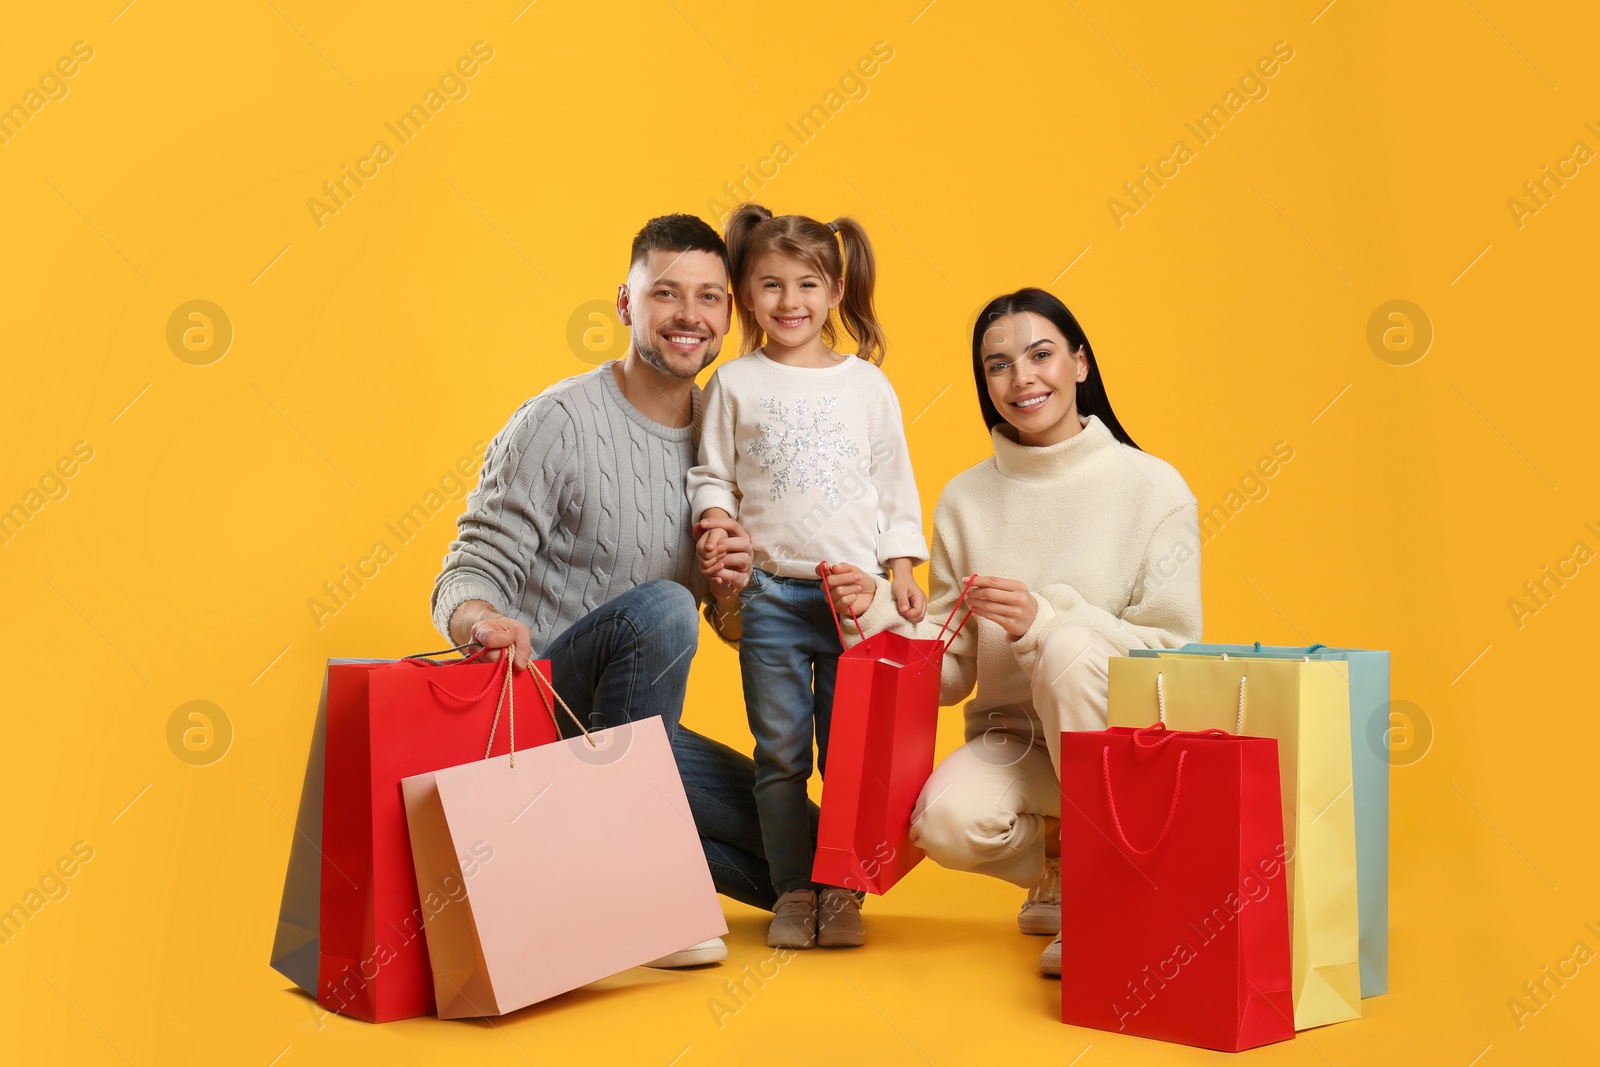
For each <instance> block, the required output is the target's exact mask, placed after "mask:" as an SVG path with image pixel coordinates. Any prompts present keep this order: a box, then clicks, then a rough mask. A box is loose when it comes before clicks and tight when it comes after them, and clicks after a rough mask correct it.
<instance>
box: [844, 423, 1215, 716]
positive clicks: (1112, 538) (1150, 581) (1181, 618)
mask: <svg viewBox="0 0 1600 1067" xmlns="http://www.w3.org/2000/svg"><path fill="white" fill-rule="evenodd" d="M1014 434H1015V431H1014V430H1013V429H1012V428H1011V427H1010V426H1006V425H1001V426H999V427H997V428H996V429H995V430H994V433H993V439H994V456H993V458H991V459H986V460H984V461H983V462H982V463H979V464H978V465H977V466H975V467H971V468H969V469H968V470H965V471H962V472H961V473H960V474H958V475H956V476H955V477H954V478H952V479H950V482H949V484H948V485H946V486H945V489H944V492H943V494H941V495H940V497H939V504H938V507H937V508H936V509H935V511H934V517H933V561H932V567H931V583H930V584H931V587H932V588H931V597H930V601H929V604H928V613H927V617H926V618H925V619H924V620H923V622H922V623H921V624H920V625H918V626H916V627H913V626H912V625H911V624H910V623H908V622H906V621H905V620H904V619H902V618H901V617H900V615H899V613H898V612H897V611H896V610H895V605H894V597H893V594H892V593H891V592H890V588H889V583H888V582H887V581H884V580H883V579H881V578H879V579H878V580H877V590H876V594H875V596H874V598H873V601H872V606H871V607H870V608H868V609H867V611H866V613H865V614H863V615H862V617H861V626H862V629H863V630H864V631H865V632H866V633H869V634H872V633H877V632H878V631H879V630H884V629H891V630H896V631H898V632H900V633H903V634H906V635H907V636H915V637H927V638H932V637H935V636H936V635H937V634H938V631H939V625H940V624H941V623H943V622H944V619H945V616H946V615H947V614H949V612H950V610H951V608H952V607H953V606H954V604H955V601H956V597H957V595H958V594H959V593H960V590H961V586H962V583H963V582H964V581H965V579H966V577H967V576H968V575H971V574H987V575H993V576H995V577H1000V578H1014V579H1017V580H1019V581H1022V582H1024V583H1025V584H1026V585H1027V586H1028V588H1029V589H1030V590H1032V591H1033V595H1034V600H1035V601H1036V603H1037V605H1038V616H1037V617H1036V618H1035V619H1034V622H1033V625H1032V626H1031V627H1030V628H1029V629H1028V632H1027V633H1025V634H1023V635H1022V637H1020V638H1017V639H1015V640H1013V639H1012V638H1011V636H1010V635H1009V634H1007V633H1006V632H1005V631H1004V630H1002V629H1001V628H1000V627H999V626H997V625H995V624H994V623H991V622H988V621H987V620H983V619H979V618H977V617H976V616H974V617H973V618H972V619H971V620H970V621H969V622H968V623H967V626H966V628H965V629H964V630H962V632H961V634H960V636H959V637H957V638H956V641H955V643H954V645H952V646H951V649H950V652H949V654H948V655H946V656H945V659H944V672H943V679H942V685H941V690H940V699H939V702H940V704H941V705H944V706H947V707H948V706H950V705H954V704H957V703H960V702H961V701H962V700H964V699H965V698H966V697H967V696H968V695H969V694H973V689H974V687H976V690H977V692H976V694H974V695H973V699H972V700H971V702H970V703H968V705H967V717H968V719H969V722H970V720H972V719H973V718H974V717H976V718H977V719H978V720H979V721H983V720H986V719H987V718H988V715H989V712H991V711H993V710H994V709H996V708H1001V707H1007V706H1011V707H1022V708H1026V709H1028V710H1029V712H1030V713H1031V711H1032V695H1031V694H1032V677H1033V668H1034V664H1035V662H1036V661H1037V659H1038V656H1039V646H1040V643H1041V642H1043V641H1044V639H1045V638H1046V637H1048V636H1049V635H1050V634H1051V633H1053V632H1054V631H1055V630H1057V629H1059V628H1061V627H1065V626H1081V627H1084V628H1086V629H1089V630H1092V631H1094V632H1096V633H1099V634H1101V635H1103V636H1104V637H1105V638H1106V639H1107V640H1108V641H1110V642H1111V644H1112V645H1114V646H1116V648H1117V650H1118V651H1119V652H1122V653H1126V652H1127V651H1128V650H1129V649H1130V648H1175V647H1177V646H1179V645H1182V644H1184V643H1186V642H1190V641H1198V640H1200V533H1199V520H1198V517H1197V514H1196V509H1195V499H1194V495H1193V494H1192V493H1190V492H1189V487H1188V486H1187V485H1186V484H1184V481H1183V478H1182V476H1180V475H1179V474H1178V472H1177V471H1176V470H1174V469H1173V468H1172V466H1171V465H1169V464H1167V463H1165V462H1163V461H1162V460H1159V459H1157V458H1156V457H1154V456H1152V455H1149V454H1148V453H1145V452H1141V451H1139V450H1138V449H1136V448H1131V447H1129V446H1127V445H1124V444H1122V443H1121V442H1120V441H1118V440H1117V439H1116V438H1115V437H1113V436H1112V435H1111V431H1110V430H1108V429H1107V428H1106V426H1105V424H1104V423H1102V422H1101V421H1100V420H1099V419H1098V418H1095V417H1093V416H1091V417H1090V418H1089V419H1088V420H1087V421H1086V422H1085V423H1084V425H1083V429H1082V430H1081V431H1079V432H1078V433H1076V434H1074V435H1073V436H1072V437H1069V438H1068V439H1067V440H1065V441H1062V442H1061V443H1059V444H1054V445H1046V446H1043V447H1028V446H1025V445H1021V444H1018V443H1017V441H1016V438H1015V437H1014V436H1013V435H1014ZM846 629H847V630H849V629H851V627H850V626H849V624H848V623H846ZM850 640H851V643H854V641H855V640H856V638H854V637H853V636H852V637H851V638H850Z"/></svg>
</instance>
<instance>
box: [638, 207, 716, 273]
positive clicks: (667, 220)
mask: <svg viewBox="0 0 1600 1067" xmlns="http://www.w3.org/2000/svg"><path fill="white" fill-rule="evenodd" d="M657 251H660V252H714V253H716V254H717V255H718V256H721V257H722V266H723V268H724V269H725V270H727V272H728V276H729V277H730V278H731V277H733V264H732V263H731V262H730V261H729V259H728V246H727V245H725V244H723V242H722V237H721V235H719V234H718V233H717V231H716V230H713V229H712V228H711V227H710V226H708V225H707V224H706V222H705V220H703V219H700V218H697V217H696V216H694V215H658V216H656V217H655V218H653V219H651V220H650V221H649V222H647V223H645V224H644V228H643V229H642V230H640V231H639V233H638V235H637V236H635V237H634V239H633V258H631V259H630V260H629V261H628V270H629V271H632V270H633V268H634V267H637V266H638V265H639V264H641V263H643V262H645V261H646V260H647V259H649V258H650V253H651V252H657Z"/></svg>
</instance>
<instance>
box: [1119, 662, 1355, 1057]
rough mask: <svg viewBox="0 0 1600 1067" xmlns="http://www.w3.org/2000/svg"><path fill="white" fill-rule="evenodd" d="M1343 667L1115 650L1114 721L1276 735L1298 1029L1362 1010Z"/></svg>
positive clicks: (1347, 696) (1347, 683)
mask: <svg viewBox="0 0 1600 1067" xmlns="http://www.w3.org/2000/svg"><path fill="white" fill-rule="evenodd" d="M1348 671H1349V667H1348V664H1346V663H1344V662H1342V661H1338V660H1315V661H1313V660H1306V661H1296V660H1259V659H1248V660H1247V659H1217V658H1215V657H1210V656H1195V657H1193V658H1190V657H1186V656H1181V655H1177V656H1174V655H1170V654H1169V655H1165V656H1162V657H1161V658H1160V659H1142V658H1127V657H1120V656H1114V657H1112V659H1111V692H1110V722H1109V725H1111V726H1149V725H1151V724H1152V723H1155V722H1158V721H1160V722H1165V723H1166V724H1167V725H1168V726H1170V727H1171V728H1172V729H1174V730H1209V729H1219V728H1220V729H1224V730H1227V731H1229V732H1230V733H1235V734H1245V735H1247V736H1253V737H1275V738H1277V740H1278V762H1279V775H1280V778H1281V781H1282V785H1283V835H1284V840H1285V841H1286V842H1287V843H1288V844H1289V845H1290V847H1291V848H1292V850H1293V851H1292V853H1291V855H1290V861H1289V864H1288V878H1287V881H1288V885H1289V894H1290V896H1289V902H1290V914H1291V916H1292V920H1291V922H1292V926H1293V948H1292V955H1293V961H1292V962H1293V968H1294V1025H1295V1029H1296V1030H1305V1029H1308V1028H1310V1027H1313V1026H1325V1025H1327V1024H1328V1023H1336V1022H1342V1021H1344V1020H1345V1019H1357V1018H1360V1017H1361V969H1360V947H1359V946H1360V917H1359V915H1360V913H1359V911H1358V910H1357V903H1356V830H1355V796H1354V793H1353V791H1352V789H1351V783H1352V775H1351V762H1350V756H1351V753H1350V680H1349V673H1348Z"/></svg>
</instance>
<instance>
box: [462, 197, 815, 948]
mask: <svg viewBox="0 0 1600 1067" xmlns="http://www.w3.org/2000/svg"><path fill="white" fill-rule="evenodd" d="M728 273H729V267H728V252H727V249H726V247H724V245H723V243H722V238H721V237H719V236H718V235H717V232H716V231H715V230H713V229H712V228H711V227H710V226H708V225H706V224H705V223H704V222H702V221H701V220H700V219H698V218H695V217H694V216H692V215H665V216H662V217H660V218H655V219H651V220H650V221H649V222H648V223H646V224H645V226H644V228H643V229H642V230H640V231H639V233H638V236H636V237H635V238H634V241H633V254H632V258H631V261H630V265H629V270H628V280H627V282H626V283H625V284H623V285H621V286H619V287H618V292H617V314H618V315H619V317H620V318H621V320H622V322H623V323H624V324H625V325H626V326H628V327H629V328H630V331H631V336H630V343H629V346H628V352H627V355H626V357H625V358H623V359H622V360H621V361H618V362H611V363H607V364H605V365H604V366H601V367H599V368H597V369H596V370H593V371H590V372H588V373H586V374H580V375H577V376H576V377H572V378H568V379H566V380H565V381H561V382H557V383H556V384H555V385H553V386H551V387H550V388H549V389H547V390H545V391H544V392H543V393H541V394H539V395H538V396H536V397H534V398H533V399H531V400H528V401H527V402H526V403H524V404H523V405H522V406H521V407H520V408H518V409H517V411H516V413H515V414H514V415H512V416H511V419H510V421H509V422H507V423H506V425H505V428H504V429H502V430H501V431H500V433H499V434H498V435H497V436H496V437H495V439H494V441H493V442H492V443H491V444H490V446H489V450H488V452H487V453H486V454H485V456H484V462H483V470H482V472H481V474H480V476H479V480H478V485H477V487H476V488H475V489H474V490H473V491H472V494H471V495H470V496H469V497H468V498H467V509H466V511H465V513H463V514H462V516H461V518H460V519H459V520H458V523H457V527H458V535H457V538H456V540H455V541H454V542H453V543H452V544H451V546H450V551H449V553H448V554H447V555H446V556H445V560H444V568H443V570H442V572H441V573H440V575H439V577H438V579H437V581H436V582H435V584H434V590H433V619H434V624H435V625H436V626H437V627H438V628H439V630H440V632H441V633H443V634H445V635H446V636H447V637H448V638H449V639H450V642H451V643H452V644H465V643H467V642H469V641H471V642H475V643H477V644H480V645H483V646H485V647H486V648H490V649H510V650H511V651H512V653H513V655H514V657H515V658H514V664H515V666H516V667H518V668H525V667H526V666H527V663H528V660H529V659H530V658H534V650H535V649H537V650H538V658H543V659H548V660H549V661H550V666H551V673H552V676H553V678H554V684H555V688H556V691H557V692H559V693H560V694H561V695H562V696H563V697H564V698H565V699H566V700H567V702H568V703H569V704H571V705H572V708H573V710H574V711H575V712H577V714H578V715H579V716H580V717H581V718H584V719H587V720H588V721H589V723H590V724H591V725H592V726H593V727H595V728H603V727H607V726H615V725H618V724H620V723H622V722H629V721H633V720H636V719H640V718H644V717H645V716H649V715H660V716H661V718H662V720H663V722H664V724H665V726H666V728H667V733H668V735H669V736H671V737H672V738H673V754H674V755H675V756H676V757H677V761H678V769H679V772H680V774H681V775H682V777H683V784H684V790H685V792H686V793H687V795H688V799H689V806H690V809H691V811H692V813H693V815H694V820H695V825H696V828H697V829H698V830H699V833H700V838H701V844H702V845H703V846H704V849H705V854H706V863H707V865H708V866H709V867H710V869H711V875H712V880H713V882H714V883H715V884H716V887H717V891H718V892H720V893H723V894H725V895H727V896H730V897H733V898H734V899H735V900H739V901H743V902H744V903H746V904H751V905H753V906H755V907H761V908H767V909H770V908H771V907H772V906H773V903H774V901H775V899H776V894H775V893H774V891H773V889H772V884H771V879H770V876H769V874H768V869H767V861H766V858H765V854H764V851H763V849H762V844H761V825H760V821H759V818H758V816H757V814H756V808H755V800H754V794H753V789H754V785H755V765H754V764H753V763H752V762H751V761H750V760H749V759H748V758H747V757H745V756H741V755H739V754H738V753H736V752H734V751H733V750H732V749H729V748H727V747H726V746H724V745H720V744H718V743H716V742H714V741H711V740H709V739H708V738H705V737H702V736H701V735H699V734H696V733H694V732H693V731H691V730H687V729H681V728H679V727H678V719H679V717H680V716H681V715H682V713H683V698H684V691H685V688H686V686H687V684H688V678H689V664H690V661H691V660H692V659H693V658H694V653H695V650H696V647H697V646H698V643H699V617H698V615H697V613H696V605H697V604H698V603H699V602H700V601H701V600H707V597H706V594H707V592H709V594H710V596H709V599H708V601H707V604H706V618H707V619H708V620H709V621H710V622H711V624H712V626H713V627H714V628H715V629H716V630H717V632H718V633H719V634H720V635H721V636H723V637H724V639H727V640H730V641H731V640H737V638H738V625H739V623H738V606H739V592H740V590H742V589H743V588H744V586H745V583H746V582H747V581H748V580H749V577H750V565H751V558H752V557H751V552H750V540H749V538H748V537H747V536H746V535H745V532H744V530H743V528H742V527H741V526H740V525H739V524H738V522H736V521H734V520H732V519H719V520H708V522H707V523H703V524H701V526H700V527H699V528H695V527H693V526H692V524H691V521H690V514H689V503H688V499H687V497H686V495H685V481H686V478H687V475H688V472H689V468H690V467H692V466H693V465H694V464H695V462H696V451H697V448H698V444H699V442H698V438H699V427H700V389H699V387H698V386H696V385H695V382H694V379H695V375H697V374H698V373H699V372H700V371H702V370H704V369H705V368H706V367H708V366H710V365H711V363H712V362H713V361H714V360H715V359H716V358H717V354H718V352H719V351H721V348H722V339H723V337H724V336H725V335H726V334H727V332H728V325H729V321H730V312H731V306H732V305H731V294H730V293H729V291H728ZM713 526H715V527H717V528H720V529H722V530H723V531H725V534H726V537H727V540H726V541H725V542H724V545H725V546H726V548H727V550H728V554H727V557H726V560H725V563H724V567H723V570H722V571H720V572H719V573H718V574H717V575H715V576H714V577H712V578H711V579H710V580H709V582H707V580H706V579H704V578H702V577H701V576H700V574H699V570H698V567H697V565H696V561H695V556H694V539H695V537H696V536H698V534H699V533H700V532H701V531H702V530H703V529H706V528H711V527H713ZM498 655H499V653H491V656H495V657H498ZM561 725H562V727H563V730H564V732H565V731H572V732H575V731H576V727H575V726H573V725H572V724H571V723H570V722H562V724H561ZM570 735H571V734H570V733H569V734H568V736H570ZM813 818H815V808H814V807H813ZM641 891H645V892H648V887H643V886H642V887H641ZM726 958H727V948H726V946H725V945H724V944H723V943H722V940H721V939H720V938H716V939H713V940H712V941H708V942H705V943H704V944H701V945H695V946H691V947H690V948H688V949H685V950H683V951H681V952H677V953H673V954H672V955H670V956H666V957H663V958H662V959H660V960H657V961H655V963H654V964H653V966H664V967H684V966H693V965H697V964H702V963H713V962H717V961H720V960H723V959H726Z"/></svg>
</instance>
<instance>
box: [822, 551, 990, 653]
mask: <svg viewBox="0 0 1600 1067" xmlns="http://www.w3.org/2000/svg"><path fill="white" fill-rule="evenodd" d="M817 577H819V578H821V579H822V583H823V591H824V593H826V591H827V583H828V561H827V560H823V561H822V562H821V563H818V564H817ZM977 579H978V576H977V575H976V574H974V575H972V576H970V577H969V578H968V579H967V582H966V584H965V585H963V586H962V587H961V595H960V596H958V597H956V602H955V604H953V605H952V606H951V608H950V614H949V615H947V616H945V620H944V625H943V626H941V627H939V636H938V637H935V638H934V640H935V641H939V640H942V639H943V638H944V632H945V631H946V630H948V629H949V628H950V623H951V622H953V621H955V617H956V612H958V611H960V610H961V605H962V604H963V603H964V602H965V601H966V599H967V593H968V592H969V591H970V590H971V589H972V583H973V582H975V581H977ZM829 609H830V610H829V612H828V614H829V615H831V616H832V617H833V628H834V629H835V630H836V631H838V634H839V647H840V648H843V647H844V644H845V640H844V627H843V626H841V625H839V613H838V612H837V611H834V610H832V602H831V601H830V602H829ZM845 610H846V611H848V612H849V613H850V621H851V622H853V623H855V624H856V633H858V634H860V635H861V636H862V637H863V638H865V637H866V636H867V635H866V631H864V630H862V629H861V620H860V619H859V618H857V617H856V609H855V605H854V604H853V603H850V602H849V601H846V603H845ZM970 618H972V609H971V608H968V609H967V613H966V614H965V615H963V616H962V617H961V623H960V625H958V626H957V627H956V629H955V632H954V633H952V634H951V635H950V639H949V640H948V641H945V642H944V650H945V651H946V652H948V651H950V646H951V645H953V644H955V640H956V637H957V636H958V635H959V634H960V633H961V630H962V628H963V627H965V626H966V625H967V620H968V619H970Z"/></svg>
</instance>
